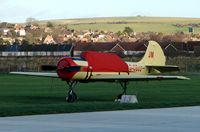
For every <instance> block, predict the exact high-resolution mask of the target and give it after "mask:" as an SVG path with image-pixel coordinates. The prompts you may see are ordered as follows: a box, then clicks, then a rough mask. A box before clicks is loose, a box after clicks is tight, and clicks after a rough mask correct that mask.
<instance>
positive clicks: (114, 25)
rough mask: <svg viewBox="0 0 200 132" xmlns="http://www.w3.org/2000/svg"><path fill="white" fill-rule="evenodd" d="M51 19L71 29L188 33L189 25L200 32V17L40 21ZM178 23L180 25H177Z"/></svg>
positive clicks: (41, 22)
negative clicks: (128, 29) (131, 29)
mask: <svg viewBox="0 0 200 132" xmlns="http://www.w3.org/2000/svg"><path fill="white" fill-rule="evenodd" d="M47 21H51V22H52V23H53V24H55V25H67V27H68V28H69V29H77V30H88V29H91V30H106V31H113V32H117V31H119V30H121V31H122V30H123V29H124V27H126V26H129V27H131V28H133V29H134V31H136V32H162V33H175V32H178V31H183V32H185V33H188V27H189V26H191V25H192V26H193V27H194V33H199V32H200V27H199V24H200V18H175V17H106V18H103V17H102V18H83V19H57V20H45V21H40V22H39V23H40V24H41V25H44V24H46V22H47ZM177 25H178V26H177Z"/></svg>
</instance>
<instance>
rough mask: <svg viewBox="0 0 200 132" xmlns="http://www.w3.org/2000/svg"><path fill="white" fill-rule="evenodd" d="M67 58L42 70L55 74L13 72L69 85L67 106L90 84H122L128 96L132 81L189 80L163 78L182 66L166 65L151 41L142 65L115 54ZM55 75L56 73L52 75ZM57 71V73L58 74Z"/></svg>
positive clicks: (172, 77)
mask: <svg viewBox="0 0 200 132" xmlns="http://www.w3.org/2000/svg"><path fill="white" fill-rule="evenodd" d="M71 54H72V57H63V58H61V59H60V60H59V61H58V63H57V65H43V66H42V70H45V71H51V72H11V74H20V75H33V76H45V77H58V78H61V79H62V80H64V81H66V82H67V84H68V85H69V91H68V96H67V97H66V100H67V102H74V101H76V100H77V95H76V93H75V91H74V87H75V85H76V84H77V83H78V82H80V83H89V82H115V81H118V82H119V83H120V84H121V87H122V88H123V93H121V94H119V95H118V99H120V98H121V96H122V95H125V94H126V90H127V85H128V82H129V81H147V80H148V81H151V80H175V79H179V80H187V79H189V78H186V77H184V76H170V75H161V73H164V72H172V71H179V67H178V66H174V65H166V64H165V62H166V58H165V56H164V53H163V51H162V49H161V47H160V45H159V44H158V43H157V42H155V41H149V45H148V47H147V50H146V53H145V55H144V57H143V58H142V60H140V61H139V62H125V61H123V60H122V59H121V58H120V57H119V56H117V55H116V54H114V53H100V52H94V51H87V52H83V53H82V54H81V56H80V57H73V51H72V53H71ZM52 71H54V72H52ZM55 71H57V72H55Z"/></svg>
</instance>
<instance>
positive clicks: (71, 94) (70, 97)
mask: <svg viewBox="0 0 200 132" xmlns="http://www.w3.org/2000/svg"><path fill="white" fill-rule="evenodd" d="M67 84H68V85H69V92H68V96H67V97H66V101H67V102H68V103H73V102H75V101H76V100H77V95H76V93H75V92H74V87H75V85H76V84H77V82H76V81H69V82H67Z"/></svg>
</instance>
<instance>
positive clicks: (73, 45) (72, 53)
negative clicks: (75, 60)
mask: <svg viewBox="0 0 200 132" xmlns="http://www.w3.org/2000/svg"><path fill="white" fill-rule="evenodd" d="M74 47H75V44H74V43H72V47H71V50H70V57H74Z"/></svg>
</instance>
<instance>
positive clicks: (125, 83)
mask: <svg viewBox="0 0 200 132" xmlns="http://www.w3.org/2000/svg"><path fill="white" fill-rule="evenodd" d="M119 83H120V85H121V86H122V88H123V93H121V94H119V95H118V96H117V99H121V98H122V95H126V90H127V85H128V82H127V81H122V82H119Z"/></svg>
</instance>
